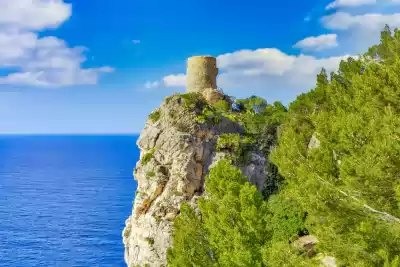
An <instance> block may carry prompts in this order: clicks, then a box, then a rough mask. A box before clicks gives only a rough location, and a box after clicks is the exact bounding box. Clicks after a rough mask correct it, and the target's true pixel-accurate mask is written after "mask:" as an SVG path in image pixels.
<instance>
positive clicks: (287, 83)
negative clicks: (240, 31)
mask: <svg viewBox="0 0 400 267" xmlns="http://www.w3.org/2000/svg"><path fill="white" fill-rule="evenodd" d="M347 57H348V56H341V57H327V58H316V57H313V56H307V55H303V54H301V55H298V56H295V55H288V54H285V53H283V52H282V51H280V50H278V49H276V48H262V49H256V50H240V51H236V52H233V53H227V54H223V55H220V56H218V57H217V64H218V68H219V70H220V75H219V76H218V85H219V86H220V87H222V88H223V89H224V91H225V92H226V93H228V94H232V95H235V96H238V97H245V96H248V95H249V94H257V95H261V96H264V97H266V98H268V99H281V100H282V99H286V100H293V97H294V96H295V95H296V94H298V93H300V92H305V91H307V90H309V89H310V88H312V87H313V86H314V85H315V81H316V75H317V74H318V73H319V72H320V71H321V69H322V68H323V67H324V68H325V69H327V71H334V70H336V69H337V67H338V64H339V62H340V61H341V60H342V59H345V58H347ZM162 80H163V83H159V86H162V85H163V86H165V87H173V88H178V87H184V86H185V82H186V76H185V74H183V73H181V74H176V75H168V76H165V77H164V78H163V79H162Z"/></svg>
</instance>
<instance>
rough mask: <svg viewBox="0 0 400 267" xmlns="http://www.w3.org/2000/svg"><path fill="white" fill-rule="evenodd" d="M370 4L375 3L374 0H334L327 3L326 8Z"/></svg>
mask: <svg viewBox="0 0 400 267" xmlns="http://www.w3.org/2000/svg"><path fill="white" fill-rule="evenodd" d="M393 1H396V0H393ZM372 4H376V0H335V1H334V2H332V3H330V4H329V5H327V6H326V9H333V8H338V7H357V6H362V5H372Z"/></svg>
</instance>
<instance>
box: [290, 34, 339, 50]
mask: <svg viewBox="0 0 400 267" xmlns="http://www.w3.org/2000/svg"><path fill="white" fill-rule="evenodd" d="M336 38H337V35H336V34H322V35H319V36H310V37H307V38H305V39H303V40H301V41H299V42H297V43H296V44H295V45H294V46H293V47H295V48H302V49H305V50H317V51H320V50H323V49H327V48H331V47H335V46H337V45H338V44H337V41H336Z"/></svg>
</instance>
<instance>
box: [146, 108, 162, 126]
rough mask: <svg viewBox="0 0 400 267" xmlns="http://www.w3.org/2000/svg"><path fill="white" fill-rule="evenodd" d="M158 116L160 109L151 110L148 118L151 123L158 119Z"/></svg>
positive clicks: (159, 115)
mask: <svg viewBox="0 0 400 267" xmlns="http://www.w3.org/2000/svg"><path fill="white" fill-rule="evenodd" d="M160 117H161V111H160V110H156V111H153V112H152V113H150V115H149V119H150V121H151V122H152V123H156V122H157V121H158V120H160Z"/></svg>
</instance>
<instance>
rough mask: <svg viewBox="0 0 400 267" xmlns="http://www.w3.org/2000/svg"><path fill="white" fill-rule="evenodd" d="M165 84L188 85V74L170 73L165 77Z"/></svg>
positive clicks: (171, 85)
mask: <svg viewBox="0 0 400 267" xmlns="http://www.w3.org/2000/svg"><path fill="white" fill-rule="evenodd" d="M163 82H164V85H165V86H166V87H182V86H186V75H185V74H177V75H168V76H165V77H164V78H163Z"/></svg>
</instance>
